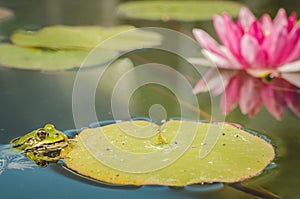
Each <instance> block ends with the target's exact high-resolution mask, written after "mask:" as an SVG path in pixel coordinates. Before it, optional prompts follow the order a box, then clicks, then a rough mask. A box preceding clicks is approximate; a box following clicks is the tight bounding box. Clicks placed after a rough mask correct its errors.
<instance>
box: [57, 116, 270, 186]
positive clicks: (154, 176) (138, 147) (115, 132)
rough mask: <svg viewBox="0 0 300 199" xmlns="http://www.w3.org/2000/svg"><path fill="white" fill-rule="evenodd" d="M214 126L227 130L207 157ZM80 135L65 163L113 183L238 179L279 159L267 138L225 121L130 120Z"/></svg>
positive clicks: (64, 153)
mask: <svg viewBox="0 0 300 199" xmlns="http://www.w3.org/2000/svg"><path fill="white" fill-rule="evenodd" d="M209 129H211V130H214V131H215V130H221V132H219V135H220V136H219V137H217V138H216V139H217V143H216V144H215V145H214V147H213V149H212V150H211V152H210V153H208V155H207V156H205V157H204V158H203V157H200V156H199V151H200V150H201V148H202V147H204V146H205V144H206V143H203V140H204V138H205V136H206V134H207V133H208V132H210V131H209ZM195 130H196V131H195ZM194 133H195V134H194ZM213 134H215V133H213ZM194 135H195V136H194ZM74 139H75V140H74V141H75V142H73V143H74V144H73V146H70V147H69V148H68V149H66V150H64V151H62V153H61V157H64V159H63V161H64V162H65V166H66V167H67V168H69V169H70V170H72V171H75V172H76V173H78V174H81V175H83V176H86V177H89V178H93V179H96V180H99V181H102V182H108V183H112V184H133V185H145V184H154V185H169V186H185V185H188V184H198V183H209V182H238V181H242V180H245V179H247V178H250V177H253V176H256V175H258V174H260V173H261V172H262V170H263V169H264V168H265V167H266V166H267V165H268V164H269V163H270V162H271V161H272V160H273V158H274V149H273V147H272V145H271V144H269V143H268V142H267V141H265V140H263V139H261V138H259V137H257V136H255V135H252V134H250V133H248V132H246V131H244V130H242V129H239V128H236V127H234V126H232V125H229V124H224V123H213V124H212V123H201V122H192V121H174V120H173V121H172V120H171V121H168V122H166V123H165V124H164V125H163V126H161V127H160V126H157V125H156V124H154V123H150V122H147V121H132V123H131V122H128V121H127V122H119V123H116V124H112V125H107V126H103V127H98V128H88V129H84V130H83V131H82V132H80V133H79V135H78V136H76V137H75V138H74ZM182 149H183V154H181V153H180V151H182ZM185 149H186V150H185Z"/></svg>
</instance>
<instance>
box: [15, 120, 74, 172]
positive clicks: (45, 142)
mask: <svg viewBox="0 0 300 199" xmlns="http://www.w3.org/2000/svg"><path fill="white" fill-rule="evenodd" d="M11 144H12V146H13V147H14V148H15V149H18V150H21V151H23V152H24V153H25V155H26V156H27V157H28V158H29V159H30V160H33V161H35V163H36V164H37V165H39V166H41V167H45V166H47V165H48V163H51V162H57V161H58V160H60V159H61V157H60V152H61V150H62V149H64V148H66V147H67V146H68V145H69V140H68V137H67V136H66V135H65V134H64V133H63V132H61V131H58V130H57V129H55V127H54V126H53V125H52V124H46V125H45V126H44V128H39V129H37V130H34V131H32V132H30V133H28V134H26V135H24V136H23V137H19V138H16V139H14V140H12V141H11Z"/></svg>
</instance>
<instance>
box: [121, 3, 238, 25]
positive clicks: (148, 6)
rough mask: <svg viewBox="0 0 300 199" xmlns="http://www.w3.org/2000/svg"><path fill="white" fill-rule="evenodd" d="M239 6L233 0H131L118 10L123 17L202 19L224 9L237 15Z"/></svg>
mask: <svg viewBox="0 0 300 199" xmlns="http://www.w3.org/2000/svg"><path fill="white" fill-rule="evenodd" d="M241 7H242V4H240V3H237V2H233V1H132V2H127V3H123V4H121V5H120V6H119V8H118V10H119V14H120V15H121V16H123V17H125V18H134V19H144V20H163V21H169V20H178V21H203V20H211V18H212V16H213V15H214V14H221V13H223V12H224V11H225V12H227V13H229V14H230V15H231V16H237V15H238V13H239V10H240V8H241Z"/></svg>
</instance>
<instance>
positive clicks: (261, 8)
mask: <svg viewBox="0 0 300 199" xmlns="http://www.w3.org/2000/svg"><path fill="white" fill-rule="evenodd" d="M119 3H121V1H119V0H84V1H83V0H80V1H71V0H63V1H58V0H51V1H50V0H43V1H38V0H30V1H29V0H28V1H18V0H0V6H4V7H8V8H11V9H12V10H14V12H15V15H16V16H15V18H13V19H11V20H8V21H3V22H0V34H1V38H2V39H3V40H5V41H6V40H7V39H8V36H9V35H10V34H11V33H12V32H13V31H15V30H17V29H37V28H40V27H43V26H46V25H53V24H65V25H103V26H111V25H118V24H131V25H134V26H137V27H148V26H154V27H165V28H170V29H173V30H176V31H181V32H184V33H187V34H189V35H190V36H191V29H192V28H193V27H198V28H203V29H205V30H207V31H208V32H210V33H211V34H213V31H212V30H213V28H212V25H211V22H210V21H204V22H191V23H188V22H185V23H173V22H172V23H165V22H159V21H156V22H150V21H143V20H122V19H119V18H118V17H117V16H115V15H114V14H113V13H114V9H115V7H116V6H117V5H118V4H119ZM243 3H245V4H248V6H250V7H251V8H252V9H253V10H254V12H255V14H258V15H260V14H261V13H263V12H266V11H268V12H270V13H271V14H272V15H273V16H274V14H275V13H276V11H277V9H278V8H279V7H285V8H286V9H287V11H288V12H290V11H291V10H292V9H294V8H296V7H297V6H295V5H297V4H298V5H299V2H298V1H290V3H289V4H285V3H282V1H279V0H278V1H269V0H263V1H258V0H257V1H251V2H248V1H247V2H246V1H243ZM298 8H300V6H298ZM296 11H297V12H299V13H300V9H298V10H296ZM176 41H177V40H176ZM176 45H177V47H178V49H179V51H184V52H185V53H186V54H189V53H190V54H191V55H194V54H193V53H195V51H193V50H195V49H189V47H188V46H185V44H184V43H180V41H178V42H177V43H176ZM123 57H124V58H130V59H131V61H132V62H133V63H134V64H145V63H150V62H156V63H160V64H164V65H167V66H172V68H174V69H176V70H177V71H179V72H180V73H182V74H184V75H185V76H187V77H189V78H190V80H191V81H192V82H193V81H195V79H196V80H197V79H199V78H200V77H201V74H199V73H197V72H195V71H196V70H195V69H194V68H193V67H192V66H191V65H190V64H189V63H187V62H186V61H185V60H182V58H180V57H178V56H174V54H173V53H168V52H165V51H162V50H147V51H145V50H136V51H133V52H128V53H126V54H125V55H123ZM95 72H97V68H90V69H87V70H86V71H82V74H83V76H84V77H85V79H84V80H85V81H88V79H89V76H92V75H93V74H94V73H95ZM125 72H127V71H126V70H125ZM165 72H166V71H161V72H160V73H165ZM115 73H116V72H114V70H112V71H106V73H103V74H104V75H103V79H101V81H99V85H98V86H97V90H96V93H95V97H94V99H95V104H94V107H95V112H96V115H97V118H96V119H97V120H107V119H127V118H128V117H127V115H126V114H123V113H122V112H121V111H119V112H118V110H114V108H112V107H111V103H112V101H111V99H112V95H113V89H112V88H113V84H116V83H117V80H118V79H119V78H121V77H122V74H117V75H116V74H115ZM77 75H78V71H76V70H73V71H64V72H39V71H30V70H18V69H8V68H4V67H0V93H1V95H0V110H1V115H0V144H1V145H5V144H7V143H9V141H10V140H11V139H13V138H15V137H18V136H21V135H23V134H25V133H27V132H29V131H31V130H33V129H36V128H39V127H41V126H44V124H46V123H53V124H55V125H56V127H57V128H58V129H62V130H66V129H72V128H76V127H77V128H78V127H79V126H82V127H84V126H87V125H88V124H89V123H91V122H94V121H95V118H94V117H90V116H89V115H85V107H80V108H78V107H77V106H80V105H81V104H85V101H84V100H86V99H85V98H82V99H81V98H80V99H77V101H76V100H75V104H73V109H72V103H74V96H73V95H74V84H75V80H76V76H77ZM168 75H170V74H168ZM171 75H172V74H171ZM173 75H174V74H173ZM175 76H176V75H175ZM124 81H125V80H124ZM131 81H132V80H127V81H125V83H124V87H123V88H121V89H120V90H119V92H120V93H119V95H120V96H117V99H116V102H115V103H116V104H117V105H118V107H119V106H125V108H126V109H127V110H128V112H129V113H130V116H132V117H133V116H145V117H151V118H153V119H155V120H157V121H158V120H162V119H166V118H169V117H181V116H183V115H182V111H184V114H185V115H184V117H186V118H192V119H194V118H197V117H198V116H199V117H200V119H207V118H208V117H209V116H210V115H212V116H213V117H214V119H216V120H222V119H225V120H226V121H229V122H233V123H239V124H241V125H243V126H244V127H246V128H249V129H253V130H255V131H257V132H260V133H261V134H264V135H266V136H267V137H269V138H270V139H271V140H272V144H273V145H274V146H275V148H276V153H277V156H276V159H275V162H276V165H277V167H276V168H273V169H271V170H268V171H265V172H264V173H263V174H262V175H261V176H259V177H256V178H254V179H250V180H248V181H247V182H245V185H247V186H249V187H252V188H257V187H259V188H262V189H264V190H267V191H269V192H271V193H274V194H276V195H279V196H281V197H282V198H288V199H297V198H300V191H299V184H300V172H299V168H300V158H299V154H298V152H299V151H300V134H299V132H300V125H299V118H298V117H297V116H296V115H295V114H294V113H293V112H292V111H290V110H289V109H287V110H286V113H285V114H284V116H283V118H282V120H280V121H278V120H276V119H275V118H274V117H273V116H272V115H271V114H270V113H269V112H268V111H267V110H266V109H265V108H262V109H261V110H260V112H259V113H258V114H256V115H255V116H254V117H252V118H249V117H248V116H246V115H242V114H241V112H240V110H239V109H238V108H237V109H235V110H234V111H233V112H231V113H230V114H229V115H227V116H226V118H224V117H223V115H222V114H221V112H222V111H221V109H220V107H219V101H220V97H219V96H216V97H213V98H211V96H210V95H209V94H208V93H204V94H199V95H197V97H196V99H197V102H198V104H199V108H197V107H193V106H190V105H191V103H190V101H189V100H193V99H184V100H185V101H184V102H181V101H180V100H178V99H176V98H174V92H173V91H174V90H173V91H172V90H170V88H168V86H165V85H158V84H157V82H156V81H154V83H150V84H143V85H142V86H141V87H139V88H137V89H136V90H133V91H132V93H131V95H130V98H129V99H126V96H127V95H128V93H126V92H127V90H126V86H127V85H128V87H130V86H132V82H131ZM135 81H136V80H135ZM145 81H146V80H145ZM178 81H179V80H178ZM122 84H123V83H122ZM174 84H175V86H174V88H176V89H178V90H180V89H181V88H180V84H179V83H178V82H175V80H174ZM176 85H177V86H176ZM178 90H175V91H178ZM297 92H299V89H298V91H297ZM176 94H177V93H176V92H175V95H176ZM83 95H84V94H83ZM75 97H76V96H75ZM72 100H73V101H72ZM181 106H183V107H184V108H182V107H181ZM74 107H77V108H76V110H77V112H76V113H74ZM211 107H213V108H214V110H212V108H211ZM199 109H201V111H199ZM80 111H82V112H80ZM114 111H115V112H114ZM78 113H81V114H80V121H77V122H75V121H74V116H75V117H76V116H77V117H78ZM76 114H77V115H76ZM115 114H117V115H115ZM118 114H119V115H118ZM197 119H198V118H197ZM78 125H79V126H78ZM0 166H1V165H0ZM0 187H1V188H0V190H1V198H10V199H14V198H20V197H26V198H32V199H34V198H53V197H56V198H67V197H68V198H73V199H76V198H84V197H89V198H91V199H92V198H121V197H123V198H141V197H143V198H172V199H174V198H180V199H181V198H189V199H194V198H197V199H199V198H203V199H216V198H228V199H232V198H241V199H250V198H254V196H253V195H250V194H247V193H245V192H242V191H239V190H236V189H234V188H232V187H230V186H227V185H224V186H220V185H217V186H215V187H216V189H215V190H210V191H204V190H203V189H198V188H195V187H187V188H182V189H179V188H176V189H175V188H169V187H164V186H143V187H113V186H106V185H102V184H99V183H95V182H92V181H89V180H86V179H82V178H80V177H78V176H76V175H74V174H72V173H69V172H68V171H65V170H64V169H63V168H61V167H60V166H58V165H51V166H49V167H47V168H44V169H41V168H38V167H34V168H33V169H25V170H14V169H6V170H5V171H4V172H3V173H2V174H1V175H0Z"/></svg>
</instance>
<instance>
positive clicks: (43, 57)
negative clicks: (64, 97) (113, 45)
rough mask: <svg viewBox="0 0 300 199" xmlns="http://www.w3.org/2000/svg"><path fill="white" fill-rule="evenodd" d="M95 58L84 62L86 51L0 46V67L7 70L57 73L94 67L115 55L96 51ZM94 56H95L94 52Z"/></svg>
mask: <svg viewBox="0 0 300 199" xmlns="http://www.w3.org/2000/svg"><path fill="white" fill-rule="evenodd" d="M96 51H97V56H93V58H92V59H91V58H90V59H89V60H88V62H84V61H85V58H86V57H87V56H88V55H89V53H90V51H88V50H59V51H55V50H43V49H35V48H23V47H19V46H15V45H10V44H0V65H1V66H5V67H9V68H18V69H30V70H43V71H58V70H67V69H72V68H74V67H80V66H81V65H83V66H85V67H87V66H96V65H101V64H104V63H106V62H108V61H110V60H111V59H113V58H114V57H115V56H116V55H117V53H116V52H115V51H111V50H104V49H97V50H96ZM94 54H96V53H95V52H94Z"/></svg>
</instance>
